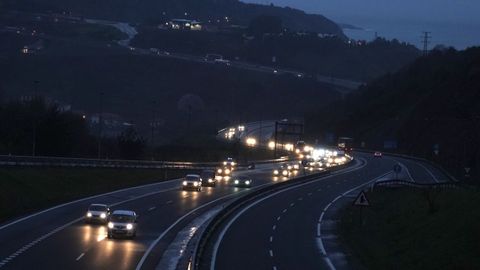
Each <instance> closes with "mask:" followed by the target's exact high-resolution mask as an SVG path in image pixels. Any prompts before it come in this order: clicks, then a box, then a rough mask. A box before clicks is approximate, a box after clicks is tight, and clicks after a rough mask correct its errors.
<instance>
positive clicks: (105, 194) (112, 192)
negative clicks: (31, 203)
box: [0, 178, 181, 231]
mask: <svg viewBox="0 0 480 270" xmlns="http://www.w3.org/2000/svg"><path fill="white" fill-rule="evenodd" d="M179 180H181V178H177V179H170V180H166V181H162V182H157V183H151V184H147V185H142V186H137V187H130V188H124V189H119V190H114V191H111V192H108V193H103V194H99V195H94V196H90V197H86V198H83V199H79V200H76V201H72V202H68V203H64V204H60V205H57V206H54V207H51V208H48V209H45V210H43V211H40V212H38V213H35V214H31V215H29V216H26V217H23V218H20V219H17V220H15V221H12V222H10V223H8V224H5V225H3V226H1V227H0V231H1V230H3V229H5V228H8V227H10V226H12V225H15V224H17V223H20V222H22V221H25V220H28V219H31V218H33V217H36V216H38V215H41V214H44V213H48V212H50V211H53V210H55V209H59V208H62V207H65V206H68V205H71V204H75V203H79V202H84V201H87V200H91V199H95V198H99V197H103V196H108V195H113V194H116V193H120V192H124V191H128V190H134V189H140V188H145V187H149V186H155V185H165V184H170V183H171V182H174V181H179Z"/></svg>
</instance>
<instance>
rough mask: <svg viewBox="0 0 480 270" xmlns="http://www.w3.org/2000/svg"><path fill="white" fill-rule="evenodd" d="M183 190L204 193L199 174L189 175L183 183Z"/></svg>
mask: <svg viewBox="0 0 480 270" xmlns="http://www.w3.org/2000/svg"><path fill="white" fill-rule="evenodd" d="M182 189H183V190H196V191H202V179H201V178H200V175H198V174H187V176H185V180H184V181H183V182H182Z"/></svg>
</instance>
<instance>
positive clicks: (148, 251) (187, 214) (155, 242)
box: [135, 183, 271, 270]
mask: <svg viewBox="0 0 480 270" xmlns="http://www.w3.org/2000/svg"><path fill="white" fill-rule="evenodd" d="M266 185H271V183H266V184H262V185H258V186H256V187H255V189H259V188H261V187H263V186H266ZM244 192H248V191H247V190H245V191H240V192H236V193H231V194H229V195H226V196H223V197H220V198H217V199H215V200H213V201H210V202H208V203H206V204H202V205H201V206H199V207H197V208H195V209H192V210H191V211H190V212H188V213H186V214H185V215H183V216H181V217H180V218H179V219H177V220H176V221H175V222H174V223H173V224H171V225H170V227H168V228H167V229H166V230H165V231H164V232H163V233H162V234H160V236H158V237H157V239H155V241H153V242H152V243H151V244H150V246H149V247H148V249H147V251H145V253H144V254H143V257H142V258H141V259H140V262H138V264H137V267H136V268H135V269H136V270H140V269H141V268H142V266H143V264H144V263H145V261H146V260H147V257H148V256H149V255H150V253H151V252H152V250H153V248H154V247H155V246H156V245H157V244H158V242H160V240H162V238H163V237H165V235H167V233H168V232H170V231H171V230H172V229H173V228H174V227H175V226H177V224H179V223H180V222H182V220H184V219H185V218H187V217H188V216H190V215H191V214H193V213H195V212H196V211H198V210H200V209H203V208H205V207H207V206H209V205H211V204H213V203H216V202H218V201H220V200H223V199H226V198H230V197H234V196H238V194H240V193H244Z"/></svg>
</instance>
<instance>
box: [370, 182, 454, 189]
mask: <svg viewBox="0 0 480 270" xmlns="http://www.w3.org/2000/svg"><path fill="white" fill-rule="evenodd" d="M376 187H411V188H417V189H426V188H429V189H456V188H460V187H462V186H461V185H459V184H458V183H454V182H445V183H416V182H411V181H405V180H384V181H378V182H375V184H374V185H373V189H375V188H376Z"/></svg>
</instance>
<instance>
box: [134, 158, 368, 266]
mask: <svg viewBox="0 0 480 270" xmlns="http://www.w3.org/2000/svg"><path fill="white" fill-rule="evenodd" d="M361 160H363V164H362V165H355V166H354V167H352V168H346V169H344V170H341V171H339V172H338V173H336V174H334V175H327V176H323V177H322V176H320V177H319V178H318V179H317V180H313V181H311V182H307V183H303V184H299V185H295V186H293V187H288V188H285V189H282V190H279V191H277V192H274V193H272V194H270V195H267V196H265V197H263V198H260V199H259V200H257V201H255V202H253V203H252V204H250V205H247V206H246V207H244V208H243V209H242V210H241V211H240V212H238V213H237V214H236V215H235V216H234V217H232V218H231V219H230V220H229V221H228V223H227V224H226V225H225V227H223V229H222V231H221V232H220V234H219V235H218V237H217V239H216V241H215V244H214V245H213V252H212V256H211V261H210V270H215V264H216V263H217V254H218V249H219V247H220V244H221V243H222V240H223V238H224V237H225V234H226V233H227V231H228V229H229V228H230V227H231V226H232V224H233V223H234V222H235V221H236V220H237V219H238V218H239V217H240V216H241V215H243V213H245V212H246V211H248V210H249V209H250V208H252V207H254V206H255V205H257V204H259V203H261V202H263V201H265V200H267V199H269V198H271V197H273V196H276V195H278V194H281V193H284V192H287V191H289V190H292V189H297V188H301V187H304V186H307V185H312V184H317V183H318V182H319V181H323V180H325V179H330V178H332V177H336V176H338V175H342V174H346V173H350V172H353V171H356V170H360V169H362V168H364V167H365V166H367V162H366V161H365V160H364V159H361ZM137 270H139V269H137Z"/></svg>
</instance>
